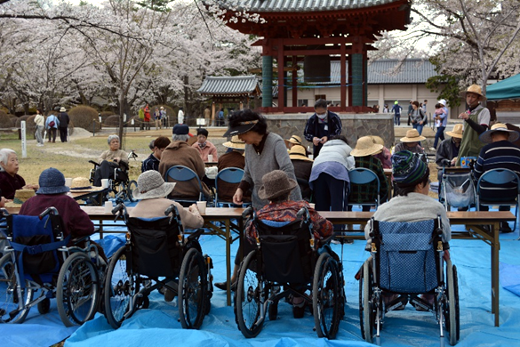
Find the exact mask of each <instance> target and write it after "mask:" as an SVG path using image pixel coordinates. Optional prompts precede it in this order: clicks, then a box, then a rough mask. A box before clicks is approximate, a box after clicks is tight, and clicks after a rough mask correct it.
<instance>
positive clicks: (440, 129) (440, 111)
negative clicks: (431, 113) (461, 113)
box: [430, 99, 448, 150]
mask: <svg viewBox="0 0 520 347" xmlns="http://www.w3.org/2000/svg"><path fill="white" fill-rule="evenodd" d="M434 119H435V126H436V127H437V132H436V133H435V141H434V143H433V147H432V148H430V150H436V149H437V143H438V142H439V139H440V140H441V141H444V130H445V129H446V125H447V124H448V108H447V107H446V100H444V99H441V100H439V102H438V103H437V104H435V118H434Z"/></svg>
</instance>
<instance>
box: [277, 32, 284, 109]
mask: <svg viewBox="0 0 520 347" xmlns="http://www.w3.org/2000/svg"><path fill="white" fill-rule="evenodd" d="M276 42H277V48H278V111H279V112H283V108H284V107H285V102H284V99H285V87H284V80H283V77H284V71H283V70H284V59H283V41H282V40H276Z"/></svg>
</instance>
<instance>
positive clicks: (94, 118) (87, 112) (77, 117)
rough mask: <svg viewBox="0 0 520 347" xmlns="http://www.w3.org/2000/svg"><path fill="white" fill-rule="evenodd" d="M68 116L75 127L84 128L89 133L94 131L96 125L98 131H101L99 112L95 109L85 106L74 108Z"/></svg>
mask: <svg viewBox="0 0 520 347" xmlns="http://www.w3.org/2000/svg"><path fill="white" fill-rule="evenodd" d="M68 114H69V117H70V120H71V122H73V123H74V125H73V126H75V127H78V128H83V129H85V130H87V131H93V130H94V129H93V127H94V124H95V127H96V131H98V130H100V129H101V124H100V123H99V118H98V112H97V111H96V109H95V108H92V107H90V106H85V105H79V106H76V107H74V108H71V109H70V111H69V112H68ZM93 123H94V124H93ZM69 128H70V126H69Z"/></svg>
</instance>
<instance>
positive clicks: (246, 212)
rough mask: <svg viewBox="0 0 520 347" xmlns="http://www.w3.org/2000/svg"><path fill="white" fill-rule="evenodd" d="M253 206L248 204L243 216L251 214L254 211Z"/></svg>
mask: <svg viewBox="0 0 520 347" xmlns="http://www.w3.org/2000/svg"><path fill="white" fill-rule="evenodd" d="M253 211H254V210H253V206H248V207H247V208H246V209H245V210H244V212H242V218H246V217H247V216H249V215H251V214H252V213H253Z"/></svg>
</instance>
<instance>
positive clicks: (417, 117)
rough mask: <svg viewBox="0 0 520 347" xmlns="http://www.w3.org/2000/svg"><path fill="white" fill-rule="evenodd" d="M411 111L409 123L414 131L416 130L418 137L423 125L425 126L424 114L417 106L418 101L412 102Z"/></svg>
mask: <svg viewBox="0 0 520 347" xmlns="http://www.w3.org/2000/svg"><path fill="white" fill-rule="evenodd" d="M412 108H413V111H412V113H411V116H410V118H411V121H412V126H413V128H414V129H417V131H418V132H419V135H422V131H423V128H424V125H425V124H426V113H424V111H423V109H422V108H421V106H420V105H419V101H413V102H412Z"/></svg>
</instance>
